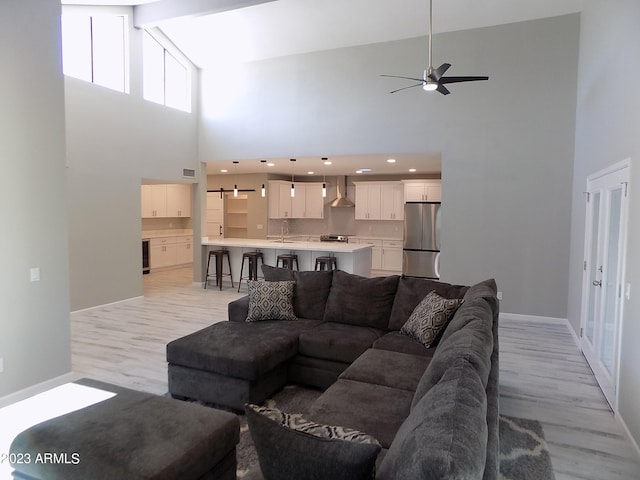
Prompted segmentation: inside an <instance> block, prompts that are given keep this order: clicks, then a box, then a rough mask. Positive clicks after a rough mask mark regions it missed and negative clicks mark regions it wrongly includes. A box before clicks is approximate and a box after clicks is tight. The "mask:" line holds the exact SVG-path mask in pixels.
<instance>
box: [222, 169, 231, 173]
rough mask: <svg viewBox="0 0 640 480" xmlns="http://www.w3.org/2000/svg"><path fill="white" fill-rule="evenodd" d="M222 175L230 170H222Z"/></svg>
mask: <svg viewBox="0 0 640 480" xmlns="http://www.w3.org/2000/svg"><path fill="white" fill-rule="evenodd" d="M220 171H221V172H222V173H227V172H228V171H229V170H227V169H226V168H223V169H222V170H220Z"/></svg>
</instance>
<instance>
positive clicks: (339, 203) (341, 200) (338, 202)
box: [327, 176, 356, 208]
mask: <svg viewBox="0 0 640 480" xmlns="http://www.w3.org/2000/svg"><path fill="white" fill-rule="evenodd" d="M341 184H342V185H344V195H343V194H342V190H341V187H340V185H341ZM336 190H337V195H338V196H337V197H336V198H335V199H334V200H332V201H331V202H329V203H327V205H329V206H330V207H332V208H352V207H355V206H356V205H355V204H354V203H353V202H352V201H351V200H349V199H348V198H347V177H344V176H341V177H336Z"/></svg>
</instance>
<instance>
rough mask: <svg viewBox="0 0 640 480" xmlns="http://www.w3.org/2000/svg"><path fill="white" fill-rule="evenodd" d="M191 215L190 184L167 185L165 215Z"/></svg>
mask: <svg viewBox="0 0 640 480" xmlns="http://www.w3.org/2000/svg"><path fill="white" fill-rule="evenodd" d="M190 216H191V185H183V184H172V185H167V217H190Z"/></svg>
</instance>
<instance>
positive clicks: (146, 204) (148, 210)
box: [140, 185, 153, 218]
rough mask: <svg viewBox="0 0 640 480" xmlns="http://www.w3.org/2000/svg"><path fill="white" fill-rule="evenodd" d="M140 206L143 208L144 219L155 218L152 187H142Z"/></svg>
mask: <svg viewBox="0 0 640 480" xmlns="http://www.w3.org/2000/svg"><path fill="white" fill-rule="evenodd" d="M140 204H141V206H142V218H151V217H153V204H152V202H151V185H142V186H141V187H140Z"/></svg>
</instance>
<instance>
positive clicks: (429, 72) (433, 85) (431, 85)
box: [380, 0, 489, 95]
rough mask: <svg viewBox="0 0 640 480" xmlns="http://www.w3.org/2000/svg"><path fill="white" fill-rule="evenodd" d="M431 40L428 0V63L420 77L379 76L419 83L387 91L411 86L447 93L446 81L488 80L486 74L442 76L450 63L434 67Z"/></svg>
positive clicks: (431, 5)
mask: <svg viewBox="0 0 640 480" xmlns="http://www.w3.org/2000/svg"><path fill="white" fill-rule="evenodd" d="M432 40H433V0H429V65H428V66H427V68H426V69H425V71H424V73H423V75H422V78H413V77H403V76H400V75H380V76H381V77H391V78H402V79H404V80H413V81H416V82H419V83H416V84H414V85H409V86H408V87H402V88H398V89H396V90H392V91H390V92H389V93H396V92H399V91H401V90H407V89H409V88H413V87H420V86H422V89H423V90H425V91H427V92H433V91H438V92H440V93H441V94H443V95H449V94H450V93H451V92H450V91H449V89H448V88H447V87H445V84H447V83H462V82H476V81H479V80H489V77H487V76H466V77H444V76H443V75H444V73H445V72H446V71H447V70H448V69H449V67H451V64H450V63H443V64H442V65H440V66H439V67H438V68H436V69H434V68H433V65H432V62H431V58H432V55H431V53H432V47H433V44H432Z"/></svg>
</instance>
